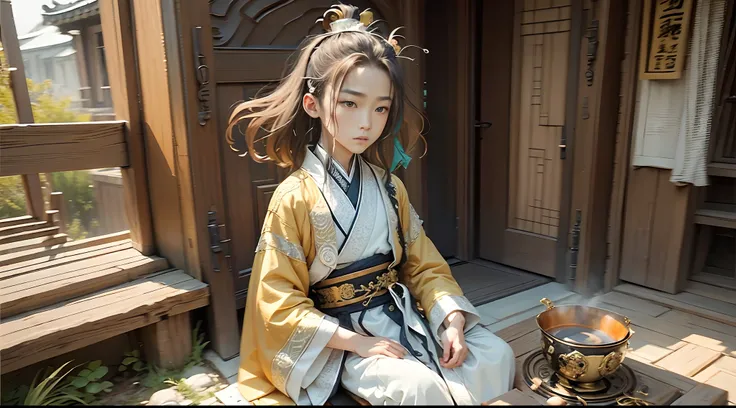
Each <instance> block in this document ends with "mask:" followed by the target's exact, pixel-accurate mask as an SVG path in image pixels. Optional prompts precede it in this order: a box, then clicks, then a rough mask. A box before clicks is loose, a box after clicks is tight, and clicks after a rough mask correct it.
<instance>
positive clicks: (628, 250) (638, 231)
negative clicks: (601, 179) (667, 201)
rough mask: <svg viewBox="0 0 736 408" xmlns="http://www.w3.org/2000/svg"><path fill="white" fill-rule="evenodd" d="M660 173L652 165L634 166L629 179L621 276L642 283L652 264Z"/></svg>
mask: <svg viewBox="0 0 736 408" xmlns="http://www.w3.org/2000/svg"><path fill="white" fill-rule="evenodd" d="M657 173H658V170H656V169H651V168H637V169H632V171H631V172H630V173H629V178H628V180H627V185H628V186H627V189H626V195H627V199H626V211H625V213H624V214H625V215H624V221H623V222H624V227H623V233H622V236H623V237H622V241H623V245H622V248H621V271H620V277H621V280H625V281H628V282H633V283H637V284H640V285H641V284H644V283H645V282H646V271H647V268H648V267H649V248H650V246H651V242H650V241H651V231H652V220H653V219H654V208H655V206H656V195H657V180H658V179H657Z"/></svg>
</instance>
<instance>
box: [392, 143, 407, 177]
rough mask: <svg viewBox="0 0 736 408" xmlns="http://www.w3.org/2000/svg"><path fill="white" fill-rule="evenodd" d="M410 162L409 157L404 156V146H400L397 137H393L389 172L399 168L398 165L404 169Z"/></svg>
mask: <svg viewBox="0 0 736 408" xmlns="http://www.w3.org/2000/svg"><path fill="white" fill-rule="evenodd" d="M410 161H411V156H409V155H408V154H406V152H405V151H404V146H402V145H401V142H400V141H399V137H398V136H396V137H394V161H393V163H391V172H393V171H394V170H395V169H396V168H397V167H399V165H401V166H403V167H404V168H405V169H406V168H408V167H409V162H410Z"/></svg>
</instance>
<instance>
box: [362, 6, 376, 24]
mask: <svg viewBox="0 0 736 408" xmlns="http://www.w3.org/2000/svg"><path fill="white" fill-rule="evenodd" d="M360 22H361V23H362V24H363V25H364V26H366V27H368V26H370V25H371V24H372V23H373V12H372V11H371V9H365V10H364V11H363V12H362V13H360Z"/></svg>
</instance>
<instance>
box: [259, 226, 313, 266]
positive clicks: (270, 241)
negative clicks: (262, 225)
mask: <svg viewBox="0 0 736 408" xmlns="http://www.w3.org/2000/svg"><path fill="white" fill-rule="evenodd" d="M266 248H273V249H275V250H277V251H279V252H281V253H282V254H284V255H286V256H288V257H289V258H291V259H295V260H297V261H300V262H306V258H305V257H304V250H303V249H302V247H301V245H299V244H295V243H293V242H291V241H289V240H288V239H286V238H284V237H282V236H281V235H279V234H275V233H273V232H270V231H269V232H264V233H263V234H261V238H260V239H259V240H258V246H257V247H256V253H258V252H260V251H264V250H266Z"/></svg>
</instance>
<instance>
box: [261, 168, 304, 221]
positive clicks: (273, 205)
mask: <svg viewBox="0 0 736 408" xmlns="http://www.w3.org/2000/svg"><path fill="white" fill-rule="evenodd" d="M298 172H299V171H298V170H297V171H295V172H294V173H293V174H292V175H291V176H289V177H287V178H286V179H285V180H284V181H282V182H281V184H279V186H278V187H276V190H275V191H274V192H273V196H271V201H269V203H268V209H269V210H270V211H276V210H278V208H279V206H280V205H281V200H283V198H284V196H285V195H286V194H288V193H290V192H292V191H294V190H295V189H297V188H298V187H299V185H300V184H301V183H302V179H301V178H300V177H299V176H300V175H299V174H298Z"/></svg>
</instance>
